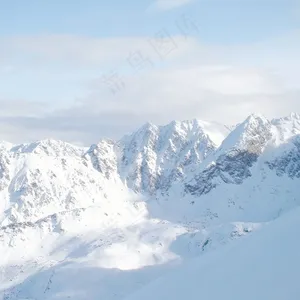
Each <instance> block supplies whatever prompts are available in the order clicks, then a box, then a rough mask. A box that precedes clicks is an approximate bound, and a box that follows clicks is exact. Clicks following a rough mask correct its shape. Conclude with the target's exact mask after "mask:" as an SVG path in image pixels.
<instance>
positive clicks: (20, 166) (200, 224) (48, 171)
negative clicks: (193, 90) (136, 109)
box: [0, 114, 300, 300]
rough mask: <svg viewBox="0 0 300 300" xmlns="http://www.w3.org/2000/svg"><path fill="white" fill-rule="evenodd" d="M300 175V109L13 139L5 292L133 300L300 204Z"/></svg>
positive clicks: (4, 159) (1, 181) (0, 204)
mask: <svg viewBox="0 0 300 300" xmlns="http://www.w3.org/2000/svg"><path fill="white" fill-rule="evenodd" d="M299 177H300V116H299V115H297V114H291V115H290V116H289V117H285V118H281V119H274V120H268V119H266V118H265V117H263V116H260V115H251V116H249V117H248V118H247V119H246V120H245V121H244V122H243V123H241V124H239V125H237V126H234V127H232V129H231V130H230V129H228V127H226V126H222V125H219V124H215V123H208V122H203V121H198V120H192V121H183V122H175V121H174V122H172V123H170V124H168V125H166V126H156V125H153V124H149V123H148V124H146V125H144V126H143V127H142V128H140V129H138V130H137V131H136V132H134V133H132V134H131V135H127V136H125V137H123V138H122V139H121V140H119V141H112V140H101V141H100V142H99V143H98V144H95V145H92V146H90V147H87V148H83V147H76V146H73V145H70V144H68V143H64V142H62V141H56V140H43V141H39V142H35V143H30V144H23V145H12V144H10V143H7V142H2V143H0V268H1V269H0V296H1V293H2V294H3V297H4V299H7V300H8V299H10V300H14V299H106V300H109V299H123V298H124V297H126V296H129V295H130V294H131V293H133V292H135V290H137V289H139V288H141V287H143V286H144V285H146V284H148V283H149V282H150V281H153V280H154V279H155V278H157V277H158V276H161V275H162V274H163V273H164V272H167V271H168V270H173V269H174V268H175V269H176V268H177V267H178V264H182V263H185V261H186V260H187V261H189V260H190V259H193V258H194V257H199V256H201V257H202V256H203V257H205V256H206V255H208V254H207V252H211V251H213V250H215V249H218V250H217V251H221V250H220V249H221V248H222V245H225V244H230V243H231V242H232V241H234V240H236V239H239V238H240V237H243V236H246V235H248V234H249V233H251V232H252V231H256V230H260V228H261V227H265V226H266V225H265V224H267V223H269V222H273V220H275V219H278V218H279V217H281V216H282V215H285V213H287V212H288V211H290V210H293V209H295V208H296V207H297V206H299V204H300V196H299V193H298V190H299V189H298V184H299ZM199 259H201V258H199ZM78 274H80V275H82V276H78ZM0 299H1V297H0Z"/></svg>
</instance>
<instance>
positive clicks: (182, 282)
mask: <svg viewBox="0 0 300 300" xmlns="http://www.w3.org/2000/svg"><path fill="white" fill-rule="evenodd" d="M299 236H300V209H295V210H294V211H292V212H290V213H288V214H286V215H284V216H282V217H281V218H279V219H278V220H276V221H273V222H272V223H270V224H268V225H267V226H265V227H264V228H263V229H261V230H260V231H259V232H256V233H255V234H253V235H252V236H249V237H247V238H246V239H243V240H239V241H237V242H236V243H234V245H229V246H227V247H226V248H225V249H220V250H218V251H216V252H214V253H210V254H207V255H205V256H203V257H201V258H200V259H194V260H192V261H190V262H189V263H188V264H186V265H183V266H181V267H179V268H178V269H177V270H174V271H172V272H169V274H168V275H166V276H164V277H163V278H160V279H158V280H156V281H155V282H153V283H150V284H149V285H148V286H147V287H145V288H143V289H141V290H140V291H138V292H136V293H135V294H134V295H131V296H130V297H128V298H126V300H140V299H143V300H150V299H151V300H152V299H156V300H166V299H172V300H182V299H189V300H202V299H209V300H219V299H222V300H241V299H242V300H254V299H255V300H298V299H299V298H300V285H299V278H300V240H299Z"/></svg>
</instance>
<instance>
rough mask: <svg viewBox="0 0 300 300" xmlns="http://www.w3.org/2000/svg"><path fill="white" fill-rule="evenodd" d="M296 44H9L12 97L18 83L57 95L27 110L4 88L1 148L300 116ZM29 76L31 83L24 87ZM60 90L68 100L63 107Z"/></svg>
mask: <svg viewBox="0 0 300 300" xmlns="http://www.w3.org/2000/svg"><path fill="white" fill-rule="evenodd" d="M298 37H299V32H292V33H290V34H285V35H282V36H279V37H275V38H273V39H270V40H268V41H265V42H263V43H256V44H251V45H228V46H220V45H208V44H202V43H201V41H197V40H195V39H192V38H186V37H184V36H181V37H179V36H176V37H169V38H170V39H169V40H168V45H167V46H166V45H165V47H164V48H162V49H160V50H161V52H160V53H157V51H156V50H157V49H154V48H153V44H151V42H152V43H153V42H155V40H151V37H150V44H149V37H139V38H114V39H94V38H87V37H84V38H83V37H78V36H36V37H14V38H10V40H9V41H8V40H7V41H6V43H4V44H3V45H4V46H3V47H2V48H1V50H0V77H1V78H0V79H1V80H2V82H5V80H6V81H7V80H11V81H13V80H14V78H18V80H19V82H18V81H17V80H16V81H15V84H14V88H15V89H17V90H18V89H22V88H24V87H23V86H22V84H24V82H26V89H29V90H33V91H34V90H38V91H39V87H40V86H41V85H43V84H45V86H46V85H47V84H52V83H54V84H55V85H57V86H60V89H58V90H57V91H55V90H52V89H51V90H50V89H49V90H43V89H41V91H39V92H38V93H37V94H38V96H39V95H40V98H41V100H42V99H43V98H44V97H45V96H46V95H47V94H48V93H52V94H51V97H52V98H53V99H57V101H53V102H45V101H44V102H42V101H41V102H40V101H37V100H32V101H28V100H26V101H25V100H22V99H16V98H14V99H12V98H9V97H6V95H4V94H3V91H4V90H5V87H6V86H5V85H3V88H2V89H1V90H0V99H1V101H0V105H1V107H2V109H1V112H0V125H1V126H0V139H2V140H8V141H12V142H23V141H29V140H36V139H42V138H59V139H63V140H67V141H70V142H75V143H82V144H90V143H95V142H97V141H98V140H99V139H100V138H102V137H112V138H118V137H120V136H122V135H123V134H124V133H126V132H129V131H131V130H134V129H136V127H138V126H140V125H142V124H143V123H145V122H146V121H151V122H154V123H158V124H164V123H167V122H169V121H171V120H172V119H191V118H199V119H205V120H212V121H217V122H222V123H227V124H232V123H236V122H240V121H242V120H243V119H244V118H245V117H246V116H247V115H249V114H250V113H252V112H260V113H263V114H265V115H267V116H268V117H273V116H274V117H277V116H281V115H286V114H289V113H290V112H291V111H300V102H299V98H300V92H299V90H300V86H299V83H298V81H299V80H298V78H299V76H300V62H299V59H298V55H299V54H298V53H299V51H300V39H299V38H298ZM112 66H113V68H112ZM28 69H30V72H31V73H30V75H31V76H35V78H36V81H33V80H30V81H28V82H27V81H26V80H27V79H28V72H27V73H26V72H25V71H24V70H26V71H27V70H28ZM44 69H47V73H46V72H44V73H42V71H41V70H44ZM1 70H2V71H1ZM1 72H2V73H1ZM22 72H23V73H22ZM20 74H24V75H23V76H24V77H22V76H21V75H20ZM41 75H43V76H44V77H43V76H41ZM70 78H74V82H73V81H72V82H71V83H70ZM61 91H64V94H66V95H67V98H68V99H73V101H70V100H68V101H69V102H68V103H67V101H66V102H65V103H64V100H63V98H62V94H61ZM45 103H47V105H45ZM62 103H64V105H62ZM61 107H64V109H62V108H61Z"/></svg>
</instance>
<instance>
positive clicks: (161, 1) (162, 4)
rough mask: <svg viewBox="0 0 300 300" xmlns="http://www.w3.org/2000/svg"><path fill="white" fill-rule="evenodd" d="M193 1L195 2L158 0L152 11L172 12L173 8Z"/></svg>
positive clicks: (187, 0) (188, 0) (189, 0)
mask: <svg viewBox="0 0 300 300" xmlns="http://www.w3.org/2000/svg"><path fill="white" fill-rule="evenodd" d="M192 1H193V0H156V1H155V3H154V4H152V6H151V9H155V10H160V11H164V10H170V9H173V8H177V7H180V6H184V5H187V4H189V3H190V2H192Z"/></svg>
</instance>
